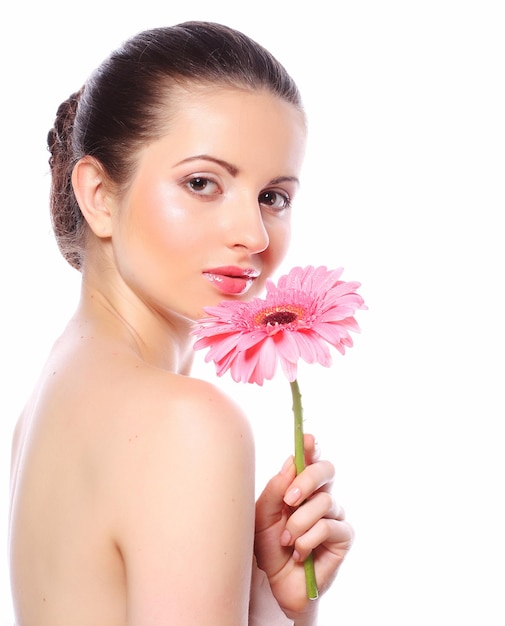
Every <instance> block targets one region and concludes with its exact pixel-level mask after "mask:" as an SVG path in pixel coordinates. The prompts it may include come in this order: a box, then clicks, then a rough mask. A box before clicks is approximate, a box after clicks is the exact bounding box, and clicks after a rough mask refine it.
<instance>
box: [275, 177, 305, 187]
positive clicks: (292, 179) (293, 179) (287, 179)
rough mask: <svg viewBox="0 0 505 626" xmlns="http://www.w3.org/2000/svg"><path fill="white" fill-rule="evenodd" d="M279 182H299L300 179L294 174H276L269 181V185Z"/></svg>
mask: <svg viewBox="0 0 505 626" xmlns="http://www.w3.org/2000/svg"><path fill="white" fill-rule="evenodd" d="M279 183H296V184H297V185H299V184H300V180H299V179H298V178H297V177H296V176H278V177H277V178H273V179H272V180H271V181H270V184H271V185H278V184H279Z"/></svg>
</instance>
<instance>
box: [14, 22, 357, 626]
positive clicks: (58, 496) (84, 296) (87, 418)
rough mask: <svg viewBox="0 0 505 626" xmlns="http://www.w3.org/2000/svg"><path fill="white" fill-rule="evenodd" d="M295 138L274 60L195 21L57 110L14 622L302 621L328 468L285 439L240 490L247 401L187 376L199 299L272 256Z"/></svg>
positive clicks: (322, 571) (325, 538)
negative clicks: (49, 291) (59, 280)
mask: <svg viewBox="0 0 505 626" xmlns="http://www.w3.org/2000/svg"><path fill="white" fill-rule="evenodd" d="M305 138H306V125H305V118H304V113H303V110H302V106H301V101H300V97H299V94H298V91H297V88H296V86H295V85H294V83H293V81H292V80H291V78H290V77H289V76H288V75H287V74H286V72H285V70H284V68H283V67H282V66H280V65H279V63H278V62H277V61H276V60H275V59H273V58H272V56H271V55H270V54H269V53H268V52H266V51H265V50H264V49H263V48H261V47H260V46H258V45H257V44H256V43H254V42H253V41H251V40H250V39H248V38H247V37H245V36H244V35H242V34H240V33H238V32H236V31H233V30H231V29H229V28H226V27H224V26H220V25H216V24H209V23H197V22H190V23H185V24H181V25H179V26H175V27H172V28H161V29H154V30H151V31H147V32H144V33H140V34H138V35H137V36H135V37H133V38H132V39H131V40H129V41H128V42H126V43H125V44H124V45H123V46H122V47H121V48H120V49H119V50H118V51H116V52H114V53H112V54H111V56H110V57H109V58H108V59H107V60H106V61H105V62H104V63H103V64H102V65H101V66H100V67H99V68H98V70H97V71H96V72H95V73H94V74H93V75H92V76H91V77H90V78H89V80H88V81H87V82H86V84H85V86H84V87H83V88H82V89H81V90H80V92H78V93H76V94H74V95H73V96H71V97H70V98H69V99H68V100H67V101H66V102H64V103H63V104H62V105H61V106H60V108H59V110H58V114H57V118H56V121H55V126H54V128H53V129H52V130H51V131H50V133H49V136H48V143H49V148H50V151H51V158H50V164H51V171H52V191H51V210H52V218H53V224H54V230H55V233H56V237H57V241H58V244H59V246H60V249H61V251H62V253H63V255H64V256H65V258H66V259H67V261H68V262H69V263H70V264H71V265H73V266H74V267H76V268H77V269H79V270H80V271H81V272H82V292H81V298H80V302H79V304H78V307H77V310H76V313H75V315H74V316H73V318H72V319H71V320H70V322H69V324H68V326H67V327H66V329H65V330H64V332H63V334H62V336H61V337H60V338H59V340H58V341H57V342H56V344H55V346H54V348H53V350H52V352H51V354H50V356H49V359H48V361H47V364H46V366H45V368H44V370H43V372H42V375H41V378H40V381H39V382H38V385H37V388H36V389H35V391H34V394H33V396H32V398H31V399H30V401H29V402H28V404H27V406H26V409H25V411H24V412H23V415H22V416H21V418H20V420H19V423H18V425H17V428H16V432H15V436H14V447H13V464H12V514H11V536H10V545H11V573H12V591H13V600H14V607H15V614H16V620H17V621H16V623H17V626H32V625H35V624H36V625H37V626H45V625H48V626H49V625H50V626H60V625H61V626H79V625H81V624H82V625H83V626H84V625H86V626H89V625H90V624H93V625H94V626H99V625H100V626H101V625H103V626H120V625H121V626H124V625H128V626H140V625H142V626H144V625H149V626H161V625H164V626H166V625H169V624H170V625H174V626H190V625H191V626H194V625H195V624H205V626H240V625H245V624H261V625H262V626H268V625H270V624H272V625H273V624H275V625H281V624H289V623H294V624H296V625H297V626H313V625H314V624H316V622H317V605H318V601H308V600H307V598H306V592H305V581H304V569H303V560H304V559H305V558H306V557H307V555H308V554H309V553H310V552H311V551H312V550H313V551H314V558H315V564H316V576H317V578H318V584H319V588H320V591H321V592H322V593H323V592H324V591H325V590H326V589H327V587H328V586H329V585H330V584H331V582H332V580H333V578H334V577H335V575H336V572H337V569H338V567H339V565H340V563H341V562H342V559H343V558H344V556H345V553H346V552H347V550H348V549H349V547H350V545H351V540H352V531H351V528H350V527H349V525H348V524H347V523H346V522H345V521H344V516H343V512H342V509H341V508H340V507H339V506H338V505H336V504H335V503H334V501H333V499H332V498H331V495H330V489H331V483H332V480H333V468H332V466H331V464H330V463H328V462H326V461H318V460H317V452H316V450H315V445H314V439H313V437H311V436H307V437H306V456H307V462H308V466H307V468H306V469H305V471H304V472H303V473H302V474H300V475H299V476H298V477H295V469H294V465H293V460H292V459H288V460H287V461H286V463H285V464H284V466H283V468H282V470H281V471H280V473H279V474H278V475H277V476H275V477H274V478H272V480H271V481H270V482H269V484H268V485H267V486H266V488H265V490H264V492H263V493H262V495H261V496H260V498H259V499H258V502H257V503H256V505H255V502H254V478H253V477H254V444H253V439H252V435H251V431H250V428H249V425H248V422H247V419H246V418H245V416H244V415H243V413H242V411H241V410H240V409H239V408H238V407H237V406H236V405H235V404H234V403H233V402H232V401H231V400H230V399H229V398H228V397H226V396H225V395H224V394H223V393H221V392H220V391H219V390H218V389H216V388H215V387H214V386H213V385H211V384H209V383H207V382H204V381H201V380H197V379H194V378H191V377H190V376H189V373H190V366H191V361H192V354H193V350H192V341H191V338H190V330H191V327H192V323H193V322H194V320H195V319H197V318H198V317H200V316H201V315H202V314H203V307H204V306H206V305H214V304H217V303H218V302H220V301H221V300H223V299H225V298H232V299H246V298H250V297H251V296H254V295H258V294H259V293H260V291H261V290H262V288H263V286H264V284H265V280H266V278H267V277H268V276H269V275H271V274H272V272H273V271H274V270H275V269H276V268H277V267H278V265H279V263H280V262H281V261H282V259H283V257H284V255H285V252H286V248H287V245H288V240H289V229H290V227H289V222H290V206H291V203H292V201H293V198H294V196H295V194H296V191H297V187H298V179H299V173H300V169H301V165H302V160H303V154H304V147H305ZM302 503H304V504H303V506H299V505H301V504H302ZM298 507H299V508H298Z"/></svg>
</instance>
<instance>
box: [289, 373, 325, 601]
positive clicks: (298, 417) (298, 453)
mask: <svg viewBox="0 0 505 626" xmlns="http://www.w3.org/2000/svg"><path fill="white" fill-rule="evenodd" d="M290 385H291V395H292V397H293V414H294V417H295V467H296V474H297V475H298V474H300V472H302V471H303V470H304V469H305V449H304V445H303V407H302V396H301V393H300V387H299V386H298V381H297V380H294V381H293V382H291V383H290ZM303 567H304V569H305V582H306V585H307V596H308V598H309V600H316V599H317V597H318V596H319V591H318V589H317V582H316V573H315V571H314V557H313V555H312V553H310V554H309V556H308V557H307V558H306V559H305V561H304V562H303Z"/></svg>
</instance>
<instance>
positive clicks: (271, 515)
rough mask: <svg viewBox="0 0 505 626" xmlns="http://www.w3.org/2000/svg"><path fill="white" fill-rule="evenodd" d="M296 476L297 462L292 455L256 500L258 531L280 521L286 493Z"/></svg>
mask: <svg viewBox="0 0 505 626" xmlns="http://www.w3.org/2000/svg"><path fill="white" fill-rule="evenodd" d="M295 476H296V469H295V464H294V461H293V457H292V456H290V457H289V458H288V459H287V460H286V461H285V463H284V465H283V466H282V469H281V471H280V472H279V473H278V474H276V475H275V476H274V477H273V478H271V479H270V480H269V481H268V483H267V485H266V487H265V489H264V490H263V492H262V493H261V495H260V496H259V498H258V500H257V502H256V532H261V531H262V530H264V529H265V528H269V527H270V526H271V525H272V524H274V523H275V522H277V521H279V517H280V515H281V514H282V512H283V511H284V509H285V503H284V495H285V493H286V490H287V489H288V488H289V486H290V485H291V484H292V482H293V479H294V478H295Z"/></svg>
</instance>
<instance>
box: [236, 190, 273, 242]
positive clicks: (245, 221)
mask: <svg viewBox="0 0 505 626" xmlns="http://www.w3.org/2000/svg"><path fill="white" fill-rule="evenodd" d="M227 221H228V228H227V230H228V233H227V235H228V245H229V246H231V247H236V246H239V247H243V248H246V249H247V251H248V252H249V253H250V254H257V253H259V252H263V250H266V248H267V247H268V244H269V243H270V238H269V236H268V232H267V229H266V228H265V222H264V220H263V215H262V212H261V207H260V205H259V202H258V198H257V197H255V198H254V199H245V198H241V199H240V200H238V202H237V203H236V204H235V206H232V207H230V215H229V217H228V220H227Z"/></svg>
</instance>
